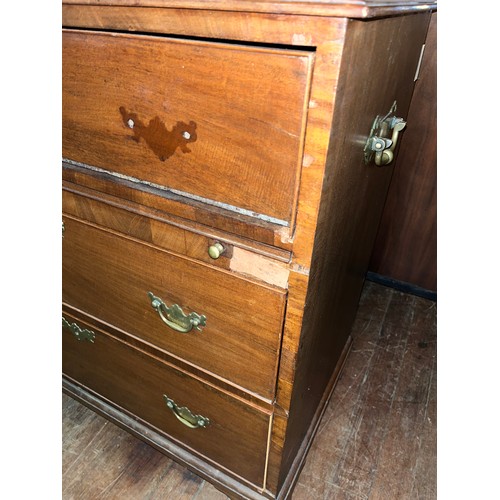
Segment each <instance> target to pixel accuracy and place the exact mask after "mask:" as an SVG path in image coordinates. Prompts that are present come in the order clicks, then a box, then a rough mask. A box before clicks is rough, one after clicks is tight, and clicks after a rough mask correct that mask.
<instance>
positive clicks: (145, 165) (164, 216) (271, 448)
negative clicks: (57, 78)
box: [62, 0, 433, 499]
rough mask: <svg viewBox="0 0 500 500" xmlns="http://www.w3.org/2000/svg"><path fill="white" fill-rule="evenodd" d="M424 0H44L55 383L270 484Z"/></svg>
mask: <svg viewBox="0 0 500 500" xmlns="http://www.w3.org/2000/svg"><path fill="white" fill-rule="evenodd" d="M432 9H433V6H432V4H424V3H423V2H419V1H413V2H407V1H406V2H404V1H400V2H398V1H387V2H382V3H380V2H369V1H364V2H351V1H346V2H335V1H326V2H309V1H298V0H294V1H288V2H282V1H267V0H266V1H264V0H261V1H250V0H245V1H244V0H234V1H233V0H231V1H228V2H222V1H220V0H204V1H201V0H198V1H189V2H179V1H177V0H138V1H136V0H130V1H128V0H106V1H98V0H65V1H64V2H63V11H62V12H63V25H64V30H63V198H62V199H63V243H62V244H63V372H64V374H63V387H64V389H65V390H66V391H67V392H68V393H69V394H71V395H72V396H73V397H76V398H78V399H79V400H80V401H82V402H84V403H86V404H87V405H89V406H91V407H92V408H94V409H95V410H97V411H99V412H100V413H102V414H104V415H105V416H107V417H108V418H110V419H111V420H113V421H114V422H116V423H118V424H119V425H121V426H123V427H124V428H126V429H128V430H130V431H131V432H133V433H134V434H136V435H137V436H139V437H141V438H142V439H144V440H145V441H146V442H148V443H150V444H152V445H153V446H155V447H157V448H158V449H160V450H162V451H163V452H164V453H166V454H168V455H170V456H171V457H173V458H174V459H176V460H177V461H179V462H180V463H182V464H184V465H186V466H187V467H189V468H191V469H192V470H194V471H195V472H197V473H198V474H200V475H202V476H203V477H205V478H207V479H208V480H210V481H212V482H213V483H214V484H215V485H216V486H217V487H219V488H221V489H222V490H223V491H225V492H226V493H227V494H228V495H230V496H231V497H235V498H269V499H272V498H286V497H287V496H289V495H290V493H291V491H292V489H293V485H294V482H295V480H296V478H297V475H298V473H299V471H300V468H301V465H302V463H303V461H304V459H305V455H306V453H307V450H308V448H309V446H310V443H311V441H312V439H313V437H314V434H315V431H316V428H317V425H318V422H319V419H320V417H321V414H322V412H323V410H324V408H325V405H326V403H327V401H328V399H329V396H330V394H331V392H332V390H333V388H334V386H335V381H336V379H337V377H338V376H339V373H340V370H341V367H342V364H343V362H344V360H345V357H346V355H347V352H348V350H349V346H350V337H349V332H350V328H351V323H352V320H353V318H354V314H355V311H356V307H357V302H358V299H359V294H360V291H361V287H362V284H363V280H364V273H365V272H366V269H367V265H368V261H369V257H370V251H371V247H372V245H373V241H374V238H375V235H376V230H377V224H378V221H379V218H380V215H381V211H382V208H383V204H384V200H385V195H386V192H387V188H388V184H389V181H390V177H391V168H392V163H391V159H392V156H393V153H394V151H395V147H396V145H397V142H398V139H399V137H400V135H399V134H400V132H401V130H402V128H403V127H404V121H403V120H402V119H399V118H398V117H402V118H404V117H405V116H406V112H407V110H408V107H409V101H410V98H411V93H412V89H413V85H414V80H415V77H416V73H417V72H418V64H419V59H420V57H421V53H422V44H423V43H424V40H425V35H426V30H427V27H428V23H429V19H430V17H429V16H430V12H431V10H432ZM376 118H377V120H375V119H376ZM374 120H375V121H374ZM408 126H411V124H408ZM402 136H403V138H404V133H403V135H402Z"/></svg>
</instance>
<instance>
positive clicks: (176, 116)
mask: <svg viewBox="0 0 500 500" xmlns="http://www.w3.org/2000/svg"><path fill="white" fill-rule="evenodd" d="M313 60H314V54H313V53H312V52H305V51H298V50H286V49H274V48H273V49H271V48H262V47H253V46H252V47H250V46H243V45H236V44H234V45H233V44H222V43H212V42H202V41H193V40H180V39H171V38H164V37H157V36H144V35H126V34H111V33H102V32H82V31H74V30H65V31H64V33H63V156H64V157H65V158H67V159H69V160H73V161H77V162H80V163H85V164H88V165H91V166H95V167H99V168H102V169H104V170H107V171H112V172H116V173H118V174H122V175H126V176H128V177H131V178H133V179H136V180H139V181H143V182H147V183H153V184H154V185H157V186H160V187H166V188H169V189H172V190H175V191H180V192H182V193H187V194H188V195H194V196H195V197H198V199H199V198H201V199H202V201H205V202H207V203H214V204H216V205H218V206H221V207H224V208H226V209H229V210H233V211H236V212H240V213H247V214H248V215H252V216H255V217H259V218H262V219H264V220H270V221H271V222H276V223H278V224H282V225H285V226H290V225H291V223H292V222H293V221H292V217H293V214H294V212H295V205H296V197H297V192H298V185H299V178H300V164H301V156H302V143H303V136H304V126H305V119H306V110H307V102H308V93H309V80H310V74H311V68H312V63H313Z"/></svg>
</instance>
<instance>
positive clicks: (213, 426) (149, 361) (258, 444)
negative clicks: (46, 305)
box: [62, 313, 271, 486]
mask: <svg viewBox="0 0 500 500" xmlns="http://www.w3.org/2000/svg"><path fill="white" fill-rule="evenodd" d="M89 331H90V332H92V333H93V342H89V341H88V340H86V339H85V338H84V334H85V333H86V332H89ZM82 332H83V333H82ZM73 333H76V334H77V335H78V334H80V335H79V336H78V337H77V336H76V335H74V334H73ZM62 342H63V343H62V348H63V351H62V354H63V373H64V374H65V375H67V376H69V377H71V378H72V379H74V380H76V381H77V382H79V383H80V384H83V385H84V386H86V387H87V388H89V389H91V390H93V391H95V392H96V393H98V394H99V395H100V396H102V397H104V398H106V399H108V400H110V401H113V404H115V405H116V406H118V407H119V408H120V407H121V408H123V409H125V410H127V411H128V412H130V413H132V414H134V415H135V416H137V417H139V418H140V419H142V420H144V421H145V422H147V423H149V424H150V425H152V426H154V427H156V428H157V429H159V430H160V431H162V432H164V433H166V434H167V435H168V436H169V437H170V438H172V439H173V440H175V441H176V442H177V443H178V444H181V445H182V446H185V447H188V448H189V449H191V450H194V451H195V453H198V454H200V455H201V456H202V458H204V459H208V460H211V461H214V462H215V463H217V464H220V465H222V466H223V467H226V468H228V469H230V470H231V471H233V472H234V473H235V474H238V475H240V476H241V477H243V478H245V479H247V480H248V481H250V482H252V483H254V484H256V485H258V486H262V484H263V481H264V468H265V458H266V450H267V440H268V431H269V423H270V418H271V416H270V414H269V413H267V412H265V411H261V410H260V409H258V408H257V407H255V406H252V405H249V404H246V403H245V402H243V401H241V400H239V399H236V398H234V397H232V396H230V395H229V394H226V393H224V392H222V391H220V390H218V389H217V388H215V387H213V386H211V385H209V384H206V383H204V382H202V381H201V380H199V379H196V378H193V377H191V376H189V375H188V374H186V373H184V372H182V371H179V370H177V369H175V368H173V367H172V366H170V365H167V364H165V363H163V362H161V361H160V360H158V359H156V358H154V357H151V356H149V355H147V354H145V353H144V352H142V351H140V350H138V349H135V348H132V347H131V346H129V345H127V344H126V343H124V342H122V341H120V340H118V339H115V338H114V337H111V336H108V335H106V334H104V333H103V332H101V331H99V330H98V329H97V328H95V327H94V326H93V325H88V324H86V323H84V322H81V321H80V320H74V318H72V317H70V316H69V315H66V314H64V313H63V341H62ZM166 398H168V400H170V403H169V401H168V400H167V399H166ZM167 403H168V404H170V405H171V406H172V409H170V408H169V406H167ZM181 408H186V409H185V410H181ZM188 410H189V412H188ZM174 412H175V413H177V415H178V417H177V416H176V414H175V413H174ZM193 416H198V418H196V419H193V418H192V417H193ZM206 419H208V421H207V420H206ZM186 424H189V425H191V427H189V426H188V425H186ZM192 426H194V427H192Z"/></svg>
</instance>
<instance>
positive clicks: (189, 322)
mask: <svg viewBox="0 0 500 500" xmlns="http://www.w3.org/2000/svg"><path fill="white" fill-rule="evenodd" d="M148 297H149V299H150V300H151V306H152V307H153V309H154V310H155V311H156V312H157V313H158V316H160V318H161V320H162V321H163V322H164V323H165V324H166V325H168V326H169V327H170V328H172V330H175V331H176V332H180V333H188V332H190V331H191V330H192V329H193V328H194V329H196V330H199V331H201V327H202V326H205V325H206V324H207V318H206V317H205V316H203V315H200V314H197V313H195V312H192V313H189V314H185V313H184V312H183V310H182V309H181V308H180V306H178V305H177V304H172V305H171V306H170V307H169V306H167V305H166V304H165V302H163V300H161V299H160V298H159V297H156V296H155V295H154V294H153V293H152V292H148Z"/></svg>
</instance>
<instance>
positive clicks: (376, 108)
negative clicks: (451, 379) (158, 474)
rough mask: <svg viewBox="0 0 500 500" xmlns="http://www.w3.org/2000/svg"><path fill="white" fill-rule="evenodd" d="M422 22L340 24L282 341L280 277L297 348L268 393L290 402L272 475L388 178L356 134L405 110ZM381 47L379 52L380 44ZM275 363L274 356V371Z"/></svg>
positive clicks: (318, 383) (350, 292)
mask: <svg viewBox="0 0 500 500" xmlns="http://www.w3.org/2000/svg"><path fill="white" fill-rule="evenodd" d="M428 23H429V16H426V15H423V16H407V17H395V18H389V19H383V20H378V21H374V22H368V23H367V22H362V21H350V23H349V25H348V29H347V32H346V41H345V47H344V49H343V53H342V61H341V63H340V64H341V69H340V81H339V87H338V89H337V96H336V103H337V106H336V109H335V114H334V120H335V123H336V124H337V128H335V129H334V130H332V137H331V143H330V150H329V156H328V160H327V165H326V169H325V173H324V181H323V192H322V196H321V205H320V211H319V214H318V222H317V226H316V233H315V234H316V237H315V240H314V247H313V248H314V253H313V256H312V263H311V269H310V273H309V277H308V283H307V297H306V298H305V299H304V303H305V304H306V306H305V308H301V309H300V310H299V311H300V312H299V314H300V315H301V318H300V320H299V321H300V322H299V324H300V329H301V334H300V338H298V337H297V338H295V340H294V341H292V342H290V347H289V344H288V342H289V340H288V335H290V333H289V332H290V329H289V325H290V323H288V318H290V317H291V314H292V312H293V311H294V304H295V302H294V300H295V298H296V296H294V289H293V280H292V279H291V278H292V277H290V282H289V290H290V295H289V305H288V307H287V322H286V323H285V334H284V340H283V346H284V347H283V350H285V349H287V348H290V349H291V350H292V352H295V353H297V355H296V358H295V359H293V358H292V364H293V366H294V369H292V370H290V372H291V374H292V380H293V389H292V392H291V394H290V393H287V392H286V390H287V388H288V387H289V386H288V387H286V386H285V385H284V384H283V383H282V384H281V385H280V386H279V391H278V398H277V401H278V404H280V406H282V407H284V408H286V409H289V411H290V417H289V421H288V427H287V434H286V437H285V444H284V449H283V458H282V460H283V462H282V464H281V467H282V469H281V471H282V472H281V476H280V477H281V479H280V482H281V481H283V480H284V477H285V475H286V474H287V472H288V470H289V468H290V464H291V461H292V460H293V459H294V458H295V456H296V453H297V450H298V448H299V446H300V444H301V442H302V439H303V438H304V436H305V434H306V432H307V429H308V428H309V425H310V422H311V418H312V417H313V415H314V413H315V411H316V408H317V405H318V404H319V402H320V401H321V399H322V398H323V394H324V391H325V389H326V387H327V384H328V383H329V380H330V377H331V374H332V373H333V370H334V369H335V366H336V362H337V360H339V358H340V355H341V353H342V350H343V348H344V345H345V343H346V341H347V339H348V336H349V333H350V329H351V326H352V321H353V320H354V317H355V312H356V304H357V302H358V300H359V296H360V293H361V289H362V286H363V280H364V275H365V273H366V271H367V268H368V263H369V259H370V254H371V249H372V245H373V242H374V239H375V236H376V232H377V227H378V222H379V217H380V215H381V213H382V209H383V204H384V197H385V194H386V193H387V189H388V186H389V182H390V177H391V167H390V166H389V167H388V168H385V169H380V168H378V167H376V166H374V165H365V163H364V160H363V155H362V147H361V146H360V144H359V142H357V140H356V138H357V137H360V136H361V137H362V136H363V134H367V133H368V131H369V130H370V127H371V122H372V120H373V118H371V117H374V116H376V115H378V114H384V112H383V111H382V110H383V109H387V111H388V110H389V109H390V107H391V105H392V103H393V102H394V100H397V102H398V110H399V111H400V112H401V113H402V114H403V115H405V114H406V112H407V110H408V107H409V103H410V98H411V94H412V90H413V77H414V74H415V73H414V71H415V68H416V67H417V63H418V59H419V56H420V49H421V46H422V43H423V41H424V39H425V33H426V30H427V25H428ZM368 47H370V48H371V49H368ZM380 47H386V51H385V52H383V53H382V52H380V51H379V50H378V48H380ZM388 53H389V54H391V57H387V55H386V54H388ZM389 74H390V75H392V78H391V79H388V78H387V75H389ZM387 111H385V113H386V112H387ZM346 137H347V138H349V140H346V139H345V138H346ZM337 139H338V140H337ZM299 217H300V216H299ZM298 220H299V219H298ZM339 242H342V244H339ZM294 248H295V247H294ZM298 296H300V295H297V297H298ZM285 359H286V358H285ZM284 366H285V367H286V365H284V364H283V363H282V364H281V365H280V375H281V374H282V373H283V372H281V370H282V368H281V367H284ZM282 378H284V377H283V376H280V382H281V379H282ZM290 385H291V384H290ZM283 389H284V390H283Z"/></svg>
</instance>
